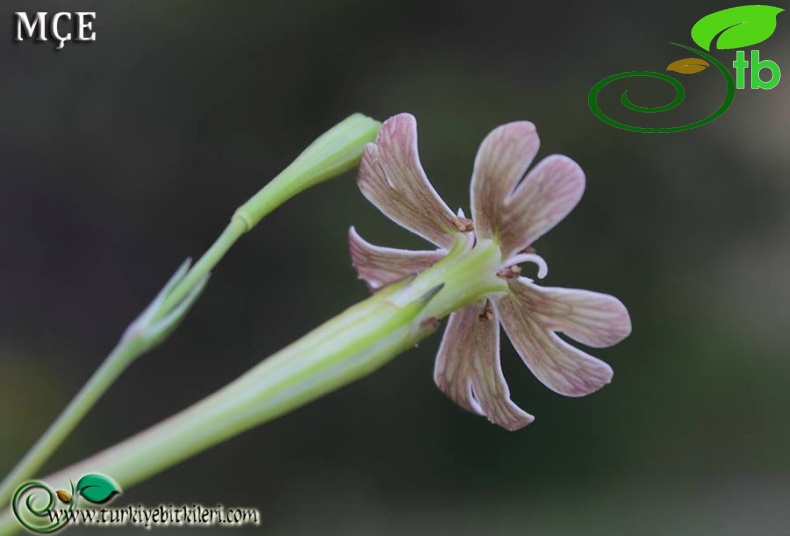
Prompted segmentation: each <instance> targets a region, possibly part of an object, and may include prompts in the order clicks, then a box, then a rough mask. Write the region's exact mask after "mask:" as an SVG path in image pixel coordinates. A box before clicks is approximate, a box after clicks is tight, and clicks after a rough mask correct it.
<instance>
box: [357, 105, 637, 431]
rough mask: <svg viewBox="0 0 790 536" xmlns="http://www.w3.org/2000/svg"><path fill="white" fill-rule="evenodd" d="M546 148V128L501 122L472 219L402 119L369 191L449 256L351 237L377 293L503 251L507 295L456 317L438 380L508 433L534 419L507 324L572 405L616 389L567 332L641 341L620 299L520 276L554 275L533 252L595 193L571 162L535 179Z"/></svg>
mask: <svg viewBox="0 0 790 536" xmlns="http://www.w3.org/2000/svg"><path fill="white" fill-rule="evenodd" d="M539 145H540V141H539V138H538V135H537V132H536V130H535V126H534V125H533V124H532V123H529V122H524V121H522V122H514V123H509V124H506V125H502V126H500V127H498V128H497V129H495V130H494V131H492V132H491V133H490V134H489V135H488V136H487V137H486V138H485V140H484V141H483V143H482V144H481V146H480V148H479V150H478V153H477V157H476V159H475V163H474V170H473V173H472V182H471V188H470V190H471V205H472V219H471V220H469V219H467V218H466V217H465V216H464V213H463V212H462V211H461V210H459V211H458V213H457V214H454V213H453V212H452V211H451V210H450V208H449V207H448V206H447V205H446V204H445V202H444V201H443V200H442V199H441V198H440V197H439V195H438V194H437V193H436V191H435V190H434V189H433V187H432V186H431V184H430V182H429V181H428V179H427V177H426V176H425V172H424V171H423V169H422V165H421V164H420V160H419V155H418V151H417V123H416V120H415V119H414V117H412V116H411V115H409V114H400V115H397V116H395V117H392V118H390V119H389V120H387V121H386V122H385V123H384V124H383V126H382V128H381V130H380V131H379V133H378V136H377V138H376V141H375V143H371V144H368V145H367V146H366V148H365V151H364V153H363V155H362V161H361V163H360V169H359V176H358V184H359V188H360V190H361V191H362V193H363V195H364V196H365V197H366V198H367V199H368V200H369V201H370V202H371V203H373V204H374V205H375V206H376V207H377V208H378V209H379V210H381V211H382V212H383V213H384V214H385V215H387V216H388V217H389V218H390V219H392V220H393V221H395V222H396V223H398V224H400V225H401V226H403V227H405V228H406V229H408V230H410V231H412V232H413V233H416V234H418V235H420V236H422V237H423V238H425V239H426V240H428V241H430V242H432V243H433V244H435V245H436V246H437V247H438V249H436V250H430V251H407V250H401V249H393V248H384V247H379V246H374V245H372V244H370V243H368V242H366V241H365V240H363V239H362V238H361V237H360V236H359V235H358V234H357V232H356V231H355V230H354V228H352V229H351V231H350V235H349V244H350V249H351V257H352V264H353V265H354V267H355V269H356V270H357V273H358V274H359V277H360V279H363V280H365V281H366V282H367V284H368V286H369V288H370V289H371V290H377V289H379V288H381V287H383V286H385V285H388V284H390V283H393V282H395V281H398V280H400V279H402V278H404V277H406V276H408V275H410V274H414V273H418V272H421V271H423V270H425V269H427V268H428V267H430V266H432V265H433V264H435V263H436V262H438V261H440V260H441V259H442V258H444V257H445V256H446V255H448V253H449V251H450V250H451V249H452V248H454V247H455V248H458V247H461V248H463V249H464V250H465V251H471V250H472V249H473V248H475V247H477V246H478V245H479V244H482V243H490V241H494V242H495V243H496V245H497V246H498V248H499V250H500V252H501V258H502V263H501V264H500V265H499V266H498V267H497V268H496V275H497V276H498V277H499V278H501V279H502V280H503V281H504V282H506V287H504V288H506V289H507V291H506V292H496V293H492V294H491V295H488V296H486V297H485V299H482V300H478V301H475V302H473V303H470V304H468V305H466V306H465V307H463V308H462V309H459V310H457V311H455V312H453V313H452V314H451V315H450V318H449V321H448V324H447V328H446V330H445V332H444V336H443V339H442V342H441V345H440V347H439V352H438V356H437V358H436V366H435V371H434V380H435V382H436V385H437V386H438V387H439V389H441V390H442V391H443V392H444V393H445V394H446V395H447V396H449V397H450V398H451V399H453V400H454V401H455V402H456V403H457V404H459V405H460V406H461V407H463V408H465V409H466V410H468V411H471V412H473V413H477V414H480V415H485V416H486V417H487V418H488V419H489V420H490V421H491V422H493V423H495V424H498V425H499V426H502V427H503V428H506V429H508V430H517V429H519V428H522V427H523V426H526V425H527V424H529V423H530V422H532V421H533V420H534V417H533V416H532V415H530V414H528V413H526V412H525V411H523V410H522V409H521V408H519V407H518V406H516V405H515V404H514V403H513V402H512V401H511V400H510V391H509V389H508V386H507V383H506V382H505V379H504V377H503V374H502V367H501V364H500V357H499V332H500V330H499V325H500V324H501V325H502V327H503V328H504V330H505V333H506V334H507V335H508V337H509V338H510V340H511V342H512V343H513V346H514V347H515V348H516V350H517V352H518V354H519V355H520V356H521V359H522V360H523V361H524V363H525V364H526V365H527V367H529V369H530V370H531V371H532V373H533V374H534V375H535V376H536V377H537V378H538V379H539V380H540V381H541V382H542V383H543V384H545V385H546V386H547V387H548V388H550V389H552V390H554V391H556V392H557V393H560V394H562V395H566V396H573V397H578V396H583V395H587V394H589V393H592V392H594V391H597V390H598V389H600V388H601V387H603V386H604V385H606V384H607V383H609V382H610V381H611V378H612V369H611V368H610V367H609V365H607V364H606V363H604V362H603V361H600V360H598V359H596V358H594V357H592V356H590V355H588V354H587V353H586V352H584V351H582V350H580V349H578V348H576V347H575V346H572V345H570V344H568V343H567V342H566V341H565V340H563V339H562V338H560V337H559V336H558V335H557V333H563V334H564V335H565V336H567V337H569V338H571V339H573V340H575V341H577V342H579V343H582V344H585V345H587V346H591V347H596V348H600V347H607V346H612V345H614V344H616V343H618V342H620V341H622V340H623V339H624V338H625V337H627V336H628V335H629V334H630V332H631V320H630V318H629V315H628V311H627V310H626V308H625V306H624V305H623V304H622V303H621V302H620V301H619V300H617V299H616V298H614V297H612V296H608V295H606V294H599V293H596V292H590V291H586V290H575V289H565V288H552V287H541V286H538V285H536V284H535V283H534V282H533V281H532V280H531V279H529V278H526V277H522V276H520V266H519V264H520V263H524V262H533V263H535V264H537V266H538V267H539V271H538V278H541V279H542V278H543V277H544V276H545V275H546V273H547V271H548V267H547V265H546V263H545V262H544V260H543V259H542V258H540V257H539V256H537V255H536V254H535V253H534V250H533V249H532V244H533V243H534V242H535V241H536V240H537V239H538V238H540V237H541V236H543V235H544V234H545V233H546V232H548V231H549V230H550V229H552V228H553V227H554V226H555V225H556V224H557V223H559V222H560V221H561V220H562V219H563V218H564V217H565V216H566V215H568V213H569V212H570V211H571V210H572V209H573V208H574V207H575V206H576V204H577V203H578V202H579V200H580V199H581V196H582V193H583V191H584V184H585V178H584V173H583V171H582V170H581V168H580V167H579V166H578V165H577V164H576V163H575V162H574V161H573V160H571V159H570V158H567V157H565V156H561V155H552V156H549V157H547V158H545V159H544V160H542V161H541V162H540V163H538V164H537V165H536V166H535V167H534V168H533V169H532V170H531V171H530V172H529V173H527V170H528V168H529V167H530V165H531V164H532V161H533V159H534V158H535V155H536V154H537V152H538V147H539ZM525 174H526V176H525ZM522 179H523V180H522Z"/></svg>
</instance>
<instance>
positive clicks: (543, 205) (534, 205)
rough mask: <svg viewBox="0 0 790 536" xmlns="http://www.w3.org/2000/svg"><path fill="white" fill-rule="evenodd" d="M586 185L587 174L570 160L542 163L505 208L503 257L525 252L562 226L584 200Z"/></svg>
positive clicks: (561, 158)
mask: <svg viewBox="0 0 790 536" xmlns="http://www.w3.org/2000/svg"><path fill="white" fill-rule="evenodd" d="M584 183H585V180H584V171H582V168H580V167H579V165H578V164H577V163H576V162H574V161H573V160H571V159H570V158H568V157H567V156H562V155H557V154H555V155H551V156H547V157H546V158H544V159H543V160H541V161H540V163H539V164H538V165H537V166H535V168H534V169H533V170H532V171H530V172H529V174H528V175H527V177H526V178H525V179H524V180H523V181H522V182H521V183H520V184H519V185H518V187H517V188H516V191H515V192H514V193H513V195H512V196H510V197H509V198H508V199H507V201H506V203H505V206H504V207H503V208H504V210H503V212H502V216H501V217H502V218H503V220H504V221H503V226H504V225H506V227H503V231H504V232H503V233H502V234H500V240H501V242H500V244H501V247H502V252H503V254H504V255H506V256H510V255H512V254H514V253H517V252H519V251H522V250H523V249H525V248H527V247H529V246H531V245H532V244H533V243H534V242H535V241H536V240H537V239H538V238H540V237H541V236H543V235H544V234H546V233H547V232H548V231H550V230H551V229H552V228H553V227H554V226H555V225H557V224H558V223H559V222H561V221H562V220H563V219H564V218H565V216H567V215H568V214H569V213H570V211H571V210H573V208H574V207H575V206H576V205H577V204H578V203H579V200H580V199H581V198H582V194H583V193H584Z"/></svg>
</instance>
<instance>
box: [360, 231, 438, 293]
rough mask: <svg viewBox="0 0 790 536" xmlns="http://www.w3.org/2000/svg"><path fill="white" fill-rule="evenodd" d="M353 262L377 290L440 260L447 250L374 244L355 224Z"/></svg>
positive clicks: (369, 283) (366, 281)
mask: <svg viewBox="0 0 790 536" xmlns="http://www.w3.org/2000/svg"><path fill="white" fill-rule="evenodd" d="M348 247H349V251H350V252H351V264H352V265H353V266H354V269H355V270H356V271H357V275H358V276H359V278H360V279H362V280H364V281H365V283H367V285H368V288H369V289H370V290H378V289H380V288H381V287H383V286H386V285H389V284H390V283H394V282H396V281H399V280H401V279H403V278H404V277H406V276H409V275H411V274H416V273H419V272H422V271H423V270H425V269H426V268H429V267H430V266H431V265H433V264H434V263H436V262H438V261H439V260H440V259H441V258H442V257H444V255H445V254H446V251H444V250H436V251H409V250H406V249H394V248H385V247H380V246H374V245H373V244H371V243H370V242H367V241H365V240H364V239H363V238H362V237H361V236H359V234H357V231H356V230H355V229H354V228H353V227H352V228H351V230H350V231H349V233H348Z"/></svg>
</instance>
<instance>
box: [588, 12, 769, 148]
mask: <svg viewBox="0 0 790 536" xmlns="http://www.w3.org/2000/svg"><path fill="white" fill-rule="evenodd" d="M782 11H784V9H782V8H778V7H773V6H757V5H751V6H740V7H733V8H730V9H724V10H722V11H717V12H715V13H711V14H710V15H707V16H705V17H703V18H701V19H700V20H699V21H697V23H696V24H695V25H694V27H693V28H692V29H691V39H692V40H693V41H694V42H695V43H696V44H697V46H699V47H700V48H702V49H703V50H699V49H696V48H694V47H691V46H687V45H683V44H680V43H671V44H672V45H674V46H676V47H679V48H681V49H683V50H685V51H687V52H691V53H692V54H695V55H696V57H690V58H685V59H680V60H677V61H674V62H672V63H670V64H669V65H668V66H667V68H666V70H667V71H673V72H676V73H679V74H682V75H692V74H696V73H700V72H702V71H704V70H705V69H707V68H708V67H710V66H713V67H714V68H715V70H717V71H718V72H719V73H720V74H721V75H722V76H723V77H724V80H725V82H726V85H727V94H726V95H725V97H724V101H723V102H722V104H721V106H719V108H718V109H717V110H716V111H715V112H713V113H712V114H711V115H709V116H708V117H706V118H704V119H700V120H699V121H695V122H693V123H689V124H687V125H682V126H678V127H640V126H635V125H628V124H626V123H623V122H621V121H618V120H616V119H613V118H611V117H610V116H608V115H606V114H605V113H604V112H603V111H602V110H601V108H600V106H599V104H598V95H599V94H600V92H601V90H602V89H603V88H604V87H605V86H606V85H608V84H610V83H612V82H615V81H617V80H621V79H625V78H632V77H647V78H657V79H659V80H663V81H664V82H667V83H668V84H670V85H671V86H672V88H673V89H674V90H675V98H674V99H673V100H672V102H670V103H669V104H665V105H663V106H640V105H638V104H635V103H634V102H633V101H631V99H630V97H629V96H628V91H627V90H626V91H624V92H623V93H622V94H621V95H620V102H621V103H622V105H623V106H624V107H625V108H627V109H628V110H631V111H634V112H639V113H649V114H655V113H660V112H666V111H669V110H672V109H674V108H676V107H678V106H679V105H680V104H681V103H682V102H683V100H684V99H685V98H686V90H685V88H684V87H683V84H681V83H680V82H679V81H678V80H677V79H676V78H673V77H672V76H669V75H668V74H665V73H658V72H652V71H629V72H625V73H620V74H615V75H612V76H608V77H606V78H604V79H603V80H601V81H600V82H598V83H597V84H595V86H593V88H592V89H591V90H590V94H589V96H588V97H587V102H588V104H589V105H590V109H591V110H592V112H593V113H594V114H595V115H596V117H598V119H600V120H601V121H603V122H604V123H606V124H608V125H611V126H613V127H615V128H620V129H623V130H629V131H631V132H641V133H646V134H656V133H669V132H681V131H684V130H691V129H693V128H697V127H701V126H702V125H706V124H708V123H710V122H711V121H713V120H715V119H717V118H719V117H721V116H722V114H724V112H726V111H727V109H728V108H729V107H730V105H731V104H732V101H733V99H734V98H735V90H736V89H745V88H746V80H747V76H746V72H747V71H749V77H748V78H749V87H750V88H751V89H764V90H770V89H773V88H775V87H776V86H777V84H779V80H780V78H781V76H782V73H781V71H780V70H779V66H778V65H777V64H776V63H775V62H773V61H771V60H767V59H760V51H759V50H752V51H751V54H750V55H749V59H747V56H746V52H745V51H743V50H738V51H736V53H735V60H734V61H733V62H732V66H733V68H734V69H735V78H733V76H732V74H731V73H730V71H729V70H728V69H727V68H726V67H725V66H724V64H722V63H721V62H720V61H718V60H717V59H716V58H714V57H713V56H712V55H710V54H709V52H710V49H711V46H713V44H714V41H715V46H716V48H717V49H719V50H732V49H738V48H747V47H752V46H754V45H757V44H759V43H762V42H763V41H765V40H766V39H768V38H769V37H771V35H773V33H774V31H775V30H776V17H777V15H779V13H781V12H782ZM762 73H770V78H767V79H766V78H764V75H763V74H762Z"/></svg>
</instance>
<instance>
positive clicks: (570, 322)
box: [512, 282, 631, 348]
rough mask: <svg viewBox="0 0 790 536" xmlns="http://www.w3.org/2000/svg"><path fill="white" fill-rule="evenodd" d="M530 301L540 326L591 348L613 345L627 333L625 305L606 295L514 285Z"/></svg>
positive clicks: (627, 319)
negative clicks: (558, 332)
mask: <svg viewBox="0 0 790 536" xmlns="http://www.w3.org/2000/svg"><path fill="white" fill-rule="evenodd" d="M516 285H518V287H517V288H519V289H520V290H519V291H518V292H520V293H521V294H523V295H524V298H523V299H528V300H530V302H531V303H532V305H531V306H530V307H531V308H532V309H533V310H534V312H535V314H536V315H538V317H539V318H540V321H541V323H542V324H543V326H544V327H546V328H548V329H552V330H554V331H560V332H562V333H564V334H565V335H567V336H568V337H570V338H572V339H574V340H576V341H579V342H580V343H582V344H586V345H587V346H592V347H594V348H605V347H607V346H613V345H615V344H617V343H619V342H620V341H622V340H623V339H625V338H626V337H628V336H629V335H630V334H631V317H630V316H629V314H628V309H626V308H625V305H623V303H622V302H621V301H620V300H618V299H617V298H615V297H614V296H610V295H608V294H601V293H598V292H592V291H589V290H578V289H567V288H557V287H539V286H537V285H531V284H525V283H522V282H518V283H516V284H514V285H512V286H513V287H515V286H516Z"/></svg>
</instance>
